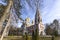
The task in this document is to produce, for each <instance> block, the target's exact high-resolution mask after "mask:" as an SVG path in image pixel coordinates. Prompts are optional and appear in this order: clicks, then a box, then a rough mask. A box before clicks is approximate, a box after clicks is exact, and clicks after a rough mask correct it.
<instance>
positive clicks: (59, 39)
mask: <svg viewBox="0 0 60 40" xmlns="http://www.w3.org/2000/svg"><path fill="white" fill-rule="evenodd" d="M28 38H29V40H31V36H29V37H28ZM51 39H52V38H51V37H40V38H39V40H51ZM3 40H23V38H22V36H8V37H4V39H3ZM54 40H60V37H54Z"/></svg>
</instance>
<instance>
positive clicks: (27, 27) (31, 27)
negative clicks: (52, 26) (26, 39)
mask: <svg viewBox="0 0 60 40" xmlns="http://www.w3.org/2000/svg"><path fill="white" fill-rule="evenodd" d="M28 20H30V19H29V18H27V19H26V20H25V24H24V26H21V27H22V29H23V34H24V33H25V32H27V33H28V34H32V32H33V31H35V29H36V28H38V32H39V35H45V32H44V25H43V23H42V18H41V15H40V12H39V9H38V8H37V10H36V14H35V20H34V21H32V24H29V21H28Z"/></svg>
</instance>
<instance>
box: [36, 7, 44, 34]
mask: <svg viewBox="0 0 60 40" xmlns="http://www.w3.org/2000/svg"><path fill="white" fill-rule="evenodd" d="M35 25H36V26H35V27H36V28H38V32H39V35H44V34H45V33H44V25H43V23H42V17H41V15H40V12H39V9H38V8H37V10H36V14H35Z"/></svg>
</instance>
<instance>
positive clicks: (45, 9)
mask: <svg viewBox="0 0 60 40" xmlns="http://www.w3.org/2000/svg"><path fill="white" fill-rule="evenodd" d="M35 2H36V1H34V0H32V1H30V6H29V4H28V3H27V2H26V0H21V5H22V6H23V8H22V9H21V13H22V15H21V17H22V18H23V19H25V18H27V17H29V18H30V19H31V21H32V20H33V19H34V16H35V12H36V7H35V5H34V3H35ZM0 3H2V1H1V0H0ZM39 8H40V13H41V16H42V20H43V24H45V23H51V22H52V21H53V20H54V19H60V0H40V7H39ZM19 24H20V23H19Z"/></svg>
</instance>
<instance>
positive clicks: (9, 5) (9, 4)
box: [0, 0, 13, 40]
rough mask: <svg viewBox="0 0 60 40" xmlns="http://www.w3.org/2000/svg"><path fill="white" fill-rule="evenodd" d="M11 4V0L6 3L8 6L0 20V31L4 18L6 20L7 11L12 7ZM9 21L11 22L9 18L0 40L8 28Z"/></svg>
mask: <svg viewBox="0 0 60 40" xmlns="http://www.w3.org/2000/svg"><path fill="white" fill-rule="evenodd" d="M12 3H13V1H12V0H9V3H8V6H7V8H6V10H5V12H4V15H3V17H2V18H1V20H0V21H1V22H0V27H1V29H2V25H3V22H4V21H5V18H6V16H7V14H8V13H9V11H10V8H11V6H12ZM10 21H11V18H9V20H8V23H7V25H6V27H5V29H4V31H3V34H2V36H1V39H0V40H3V37H4V35H5V33H6V31H7V28H8V27H9V24H10Z"/></svg>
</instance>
